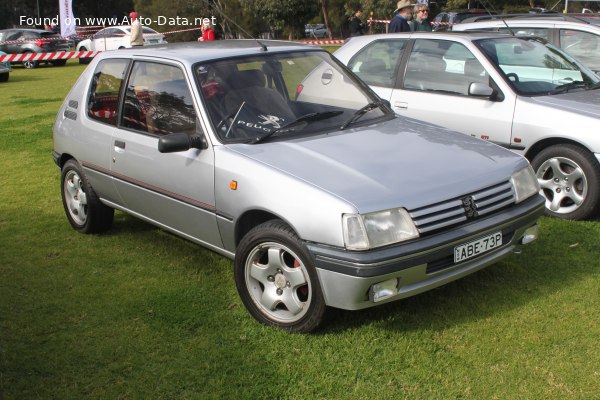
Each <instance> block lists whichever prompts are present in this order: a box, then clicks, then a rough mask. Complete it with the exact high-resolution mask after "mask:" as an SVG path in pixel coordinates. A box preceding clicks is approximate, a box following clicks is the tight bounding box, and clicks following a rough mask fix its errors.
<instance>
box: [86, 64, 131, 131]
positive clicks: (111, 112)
mask: <svg viewBox="0 0 600 400" xmlns="http://www.w3.org/2000/svg"><path fill="white" fill-rule="evenodd" d="M128 64H129V61H127V60H119V59H112V60H103V61H100V62H99V63H98V66H97V67H96V70H95V71H94V78H93V79H92V85H91V87H90V93H89V95H88V104H87V114H88V116H89V117H90V118H92V119H95V120H97V121H99V122H103V123H105V124H110V125H116V122H117V110H118V103H119V92H120V90H121V83H122V82H123V78H124V76H125V70H126V69H127V65H128Z"/></svg>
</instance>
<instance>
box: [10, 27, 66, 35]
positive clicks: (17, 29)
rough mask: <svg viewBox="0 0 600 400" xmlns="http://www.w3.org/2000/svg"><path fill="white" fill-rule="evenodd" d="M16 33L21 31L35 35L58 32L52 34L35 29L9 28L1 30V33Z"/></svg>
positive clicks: (45, 30) (44, 30)
mask: <svg viewBox="0 0 600 400" xmlns="http://www.w3.org/2000/svg"><path fill="white" fill-rule="evenodd" d="M15 31H21V32H34V33H43V32H48V33H55V34H56V32H52V31H49V30H47V29H33V28H9V29H2V30H0V32H15Z"/></svg>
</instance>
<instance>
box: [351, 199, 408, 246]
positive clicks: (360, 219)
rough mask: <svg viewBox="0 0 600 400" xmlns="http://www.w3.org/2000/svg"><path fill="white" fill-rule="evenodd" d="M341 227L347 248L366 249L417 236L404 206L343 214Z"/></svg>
mask: <svg viewBox="0 0 600 400" xmlns="http://www.w3.org/2000/svg"><path fill="white" fill-rule="evenodd" d="M342 227H343V231H344V243H345V244H346V248H347V249H348V250H368V249H373V248H375V247H381V246H385V245H388V244H392V243H398V242H402V241H405V240H408V239H414V238H416V237H419V232H418V231H417V228H416V227H415V224H414V223H413V220H412V218H411V217H410V215H408V212H407V211H406V210H405V209H404V208H397V209H393V210H386V211H379V212H374V213H369V214H344V215H343V216H342Z"/></svg>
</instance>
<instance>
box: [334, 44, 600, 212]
mask: <svg viewBox="0 0 600 400" xmlns="http://www.w3.org/2000/svg"><path fill="white" fill-rule="evenodd" d="M334 55H335V56H336V57H338V58H339V59H340V60H341V61H342V62H343V63H344V64H346V65H348V66H349V67H350V68H351V69H352V71H354V72H355V73H356V74H357V75H358V76H359V77H361V78H362V79H363V80H364V81H365V82H367V83H368V84H369V85H370V86H371V88H372V89H373V90H375V92H376V93H377V94H378V95H379V96H380V97H381V98H383V99H385V100H389V101H390V102H391V105H392V107H393V109H394V111H396V113H398V114H399V115H403V116H407V117H412V118H416V119H419V120H423V121H427V122H431V123H434V124H438V125H441V126H444V127H447V128H450V129H453V130H456V131H459V132H462V133H465V134H467V135H470V136H473V137H477V138H481V139H485V140H488V141H491V142H493V143H496V144H498V145H500V146H503V147H506V148H508V149H511V150H514V151H515V152H517V153H519V154H522V155H524V156H526V157H527V158H528V159H529V160H530V161H531V164H532V166H533V168H534V170H535V172H536V175H537V177H538V180H539V183H540V186H541V193H542V194H543V195H544V196H545V197H546V209H547V214H548V215H550V216H554V217H561V218H567V219H586V218H590V217H593V216H595V215H596V214H598V212H600V135H598V131H600V90H599V89H600V78H599V77H598V76H597V75H596V74H594V73H593V72H591V71H590V70H589V69H587V68H585V67H584V66H582V65H581V64H580V63H579V62H577V61H576V60H575V59H573V58H572V57H570V56H568V55H567V54H565V53H564V52H563V51H561V50H560V49H558V48H556V47H554V46H552V45H550V44H548V43H546V42H545V41H544V40H543V39H539V38H536V37H531V36H525V37H515V36H510V35H506V34H500V33H466V32H456V33H454V32H449V33H442V32H439V33H438V32H434V33H413V34H388V35H368V36H361V37H355V38H352V39H351V40H350V41H349V42H348V43H346V44H344V46H342V47H341V48H340V49H339V50H337V51H336V52H335V53H334Z"/></svg>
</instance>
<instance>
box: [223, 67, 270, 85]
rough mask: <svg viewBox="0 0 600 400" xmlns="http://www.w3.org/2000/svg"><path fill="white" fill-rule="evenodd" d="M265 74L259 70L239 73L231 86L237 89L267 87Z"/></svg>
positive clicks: (235, 75) (232, 80) (234, 77)
mask: <svg viewBox="0 0 600 400" xmlns="http://www.w3.org/2000/svg"><path fill="white" fill-rule="evenodd" d="M266 81H267V80H266V78H265V74H264V73H263V72H262V71H260V70H258V69H249V70H246V71H239V72H237V73H236V74H234V76H233V77H232V79H231V86H232V87H233V88H235V89H245V88H250V87H265V83H266Z"/></svg>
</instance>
